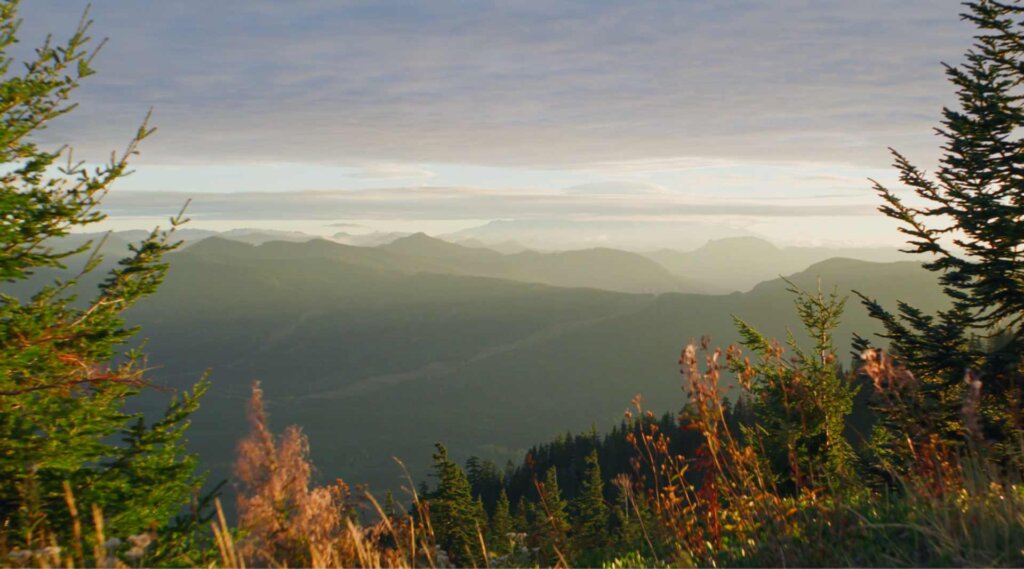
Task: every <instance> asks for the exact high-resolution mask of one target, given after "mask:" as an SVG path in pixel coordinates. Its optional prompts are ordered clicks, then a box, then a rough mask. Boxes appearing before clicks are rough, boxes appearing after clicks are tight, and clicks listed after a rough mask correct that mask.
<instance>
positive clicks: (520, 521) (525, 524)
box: [512, 496, 533, 533]
mask: <svg viewBox="0 0 1024 569" xmlns="http://www.w3.org/2000/svg"><path fill="white" fill-rule="evenodd" d="M531 506H532V504H530V503H529V502H527V501H526V496H519V500H517V501H516V509H515V516H514V517H513V518H512V527H513V528H515V530H516V532H517V533H529V532H530V527H531V521H532V519H533V516H531Z"/></svg>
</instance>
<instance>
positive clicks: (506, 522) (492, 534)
mask: <svg viewBox="0 0 1024 569" xmlns="http://www.w3.org/2000/svg"><path fill="white" fill-rule="evenodd" d="M513 533H515V527H514V525H513V520H512V512H511V504H510V503H509V501H508V494H506V493H505V489H504V488H502V489H501V493H500V494H498V501H497V503H496V504H495V506H494V515H493V516H491V525H490V530H489V532H488V541H487V543H488V544H489V547H490V550H491V551H492V552H494V553H495V554H497V555H507V554H509V553H511V552H512V544H513V539H512V538H511V537H510V535H511V534H513Z"/></svg>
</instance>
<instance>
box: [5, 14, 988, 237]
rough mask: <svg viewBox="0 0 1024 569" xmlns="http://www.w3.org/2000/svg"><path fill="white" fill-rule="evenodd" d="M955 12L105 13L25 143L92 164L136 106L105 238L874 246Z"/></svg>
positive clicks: (957, 47)
mask: <svg viewBox="0 0 1024 569" xmlns="http://www.w3.org/2000/svg"><path fill="white" fill-rule="evenodd" d="M85 4H86V3H85V2H79V1H77V0H31V1H30V2H25V3H24V4H23V5H22V15H23V17H24V20H25V21H24V25H23V28H22V36H21V37H22V48H23V49H28V48H30V47H32V46H34V45H36V44H37V43H38V41H40V40H41V39H42V37H43V36H44V35H45V33H46V32H53V33H54V34H55V35H56V36H57V37H63V36H65V35H67V34H68V33H69V32H70V31H71V30H72V29H73V27H74V24H75V23H76V21H77V19H78V17H79V16H80V14H81V10H82V9H83V8H84V6H85ZM960 9H961V6H960V5H959V3H958V2H956V1H955V0H891V1H880V0H858V1H856V2H851V1H848V0H843V1H828V0H804V1H798V0H775V1H742V0H735V1H723V2H712V1H700V2H698V1H688V0H687V1H676V2H669V1H660V2H642V1H640V2H638V1H628V2H601V1H577V2H561V1H553V0H544V1H537V2H507V3H505V2H462V1H460V2H455V1H452V2H447V1H439V0H430V1H421V2H387V1H380V0H373V1H367V2H326V1H324V2H313V1H301V0H293V1H278V2H264V1H255V0H246V1H228V0H218V1H216V2H211V1H204V2H192V1H174V2H156V1H143V0H131V1H127V0H125V1H115V0H103V1H101V2H96V3H95V4H94V6H93V8H92V13H91V15H92V18H93V19H94V20H95V24H94V28H93V35H94V36H95V37H97V38H103V37H108V38H109V40H110V41H109V43H108V45H107V46H106V47H105V48H104V49H103V51H102V53H101V54H100V56H99V58H98V59H97V63H96V67H97V69H98V74H97V75H96V76H94V77H92V78H90V79H88V80H87V82H86V84H85V86H84V87H83V88H82V89H80V90H79V92H78V100H79V101H80V102H81V103H82V106H81V108H80V109H78V110H77V111H76V112H74V113H73V114H71V115H69V116H68V117H66V118H64V119H61V120H60V121H59V122H58V123H55V124H54V125H53V126H52V127H51V128H50V129H49V131H48V132H47V134H46V137H45V138H46V141H47V142H51V143H58V142H72V143H73V145H74V146H75V148H76V150H77V151H78V153H79V154H80V156H81V157H83V158H86V159H90V160H101V159H103V158H104V157H105V156H106V155H107V153H109V151H110V150H112V149H119V148H121V147H122V146H123V145H124V143H125V142H126V140H127V138H128V136H129V135H130V133H131V132H132V131H133V130H134V128H135V127H136V126H137V125H138V122H139V121H140V119H141V118H142V117H143V116H144V115H145V113H146V111H147V110H148V109H149V108H151V107H152V108H153V109H154V119H153V122H154V123H155V124H156V125H157V126H158V127H159V131H158V133H157V134H156V136H154V138H152V139H151V140H150V141H147V143H146V144H145V146H144V148H143V154H142V156H141V157H140V158H139V160H137V161H136V166H137V172H136V173H135V174H134V175H133V176H132V177H130V178H128V179H125V180H123V181H122V182H121V183H120V184H119V186H117V188H116V191H115V192H114V193H113V194H112V195H111V197H110V201H109V210H110V212H111V213H113V214H115V216H118V217H121V218H122V219H121V223H122V224H124V223H137V222H138V221H139V218H143V221H145V218H146V217H147V216H150V215H159V216H163V215H166V214H169V213H171V211H170V210H173V209H174V207H173V206H174V205H175V204H180V202H181V201H182V200H183V199H184V198H185V197H192V198H193V199H194V204H193V207H192V214H193V217H194V219H195V220H196V223H197V226H201V227H217V226H225V227H226V226H228V225H231V226H237V225H239V224H244V223H250V224H254V225H258V224H271V225H272V224H273V223H277V222H278V221H279V220H288V221H290V223H291V227H292V228H294V227H295V224H296V223H298V222H300V221H302V220H310V221H309V222H308V225H309V228H310V230H311V231H313V232H322V227H325V226H326V225H327V223H326V222H327V221H332V220H333V221H343V220H349V221H360V222H362V223H364V224H365V225H366V226H367V227H376V228H380V229H389V228H409V227H413V226H416V225H422V226H424V227H437V228H441V227H451V228H456V227H461V226H468V225H472V224H476V223H479V222H481V221H485V220H489V219H499V218H500V219H554V218H568V219H577V220H604V219H631V220H644V219H657V220H659V221H665V220H671V219H673V217H674V216H679V217H680V218H682V217H683V216H691V217H692V216H699V217H700V218H701V219H703V220H704V221H705V222H706V223H708V224H713V223H715V220H716V219H721V220H728V223H730V224H734V225H738V226H739V227H747V228H749V229H750V231H752V232H756V233H759V234H764V235H765V236H768V237H772V238H775V239H777V240H783V241H791V242H796V241H832V242H844V243H855V242H863V243H869V242H870V243H881V242H893V240H894V237H895V233H894V232H892V231H891V230H886V229H885V228H884V227H883V226H882V225H880V223H879V220H877V219H874V218H875V217H877V216H878V215H879V214H877V213H874V211H873V206H874V205H875V204H876V199H875V197H874V195H873V194H872V192H871V191H870V185H869V183H868V182H867V180H866V178H867V177H875V178H879V179H882V180H885V181H889V180H892V178H893V174H892V171H891V169H890V168H888V164H889V162H890V158H889V155H888V152H887V150H886V147H888V146H893V147H896V148H898V149H900V150H901V151H903V152H905V153H906V154H908V155H909V156H910V157H911V158H913V159H916V160H917V161H918V162H920V163H922V165H924V166H926V167H928V168H929V169H930V168H932V167H933V165H934V161H935V158H936V156H937V145H938V140H937V139H936V138H935V136H934V134H933V132H932V128H933V127H934V126H936V123H937V119H938V117H939V111H940V109H941V107H942V105H943V104H950V103H951V102H952V101H953V97H952V90H951V87H950V86H949V84H948V83H947V82H946V80H945V77H944V74H943V70H942V67H941V65H940V62H942V61H945V62H949V63H956V62H958V61H959V60H960V58H961V54H962V52H963V51H964V49H965V48H966V47H967V46H968V45H969V43H970V36H971V33H972V30H971V28H970V26H969V25H968V24H966V23H963V22H961V21H960V20H959V18H958V17H957V14H958V12H959V11H960ZM223 194H229V195H223ZM811 218H813V219H817V220H820V219H823V218H824V219H831V220H833V221H832V222H826V223H824V225H822V224H821V223H817V222H816V223H817V225H813V224H812V225H808V226H807V227H806V229H801V226H800V223H802V222H801V220H805V219H811ZM780 220H781V221H780ZM299 225H301V223H299ZM766 227H776V229H765V228H766ZM821 227H826V228H829V227H831V228H834V233H835V234H834V235H818V234H817V232H818V231H819V229H820V228H821ZM318 228H321V229H318Z"/></svg>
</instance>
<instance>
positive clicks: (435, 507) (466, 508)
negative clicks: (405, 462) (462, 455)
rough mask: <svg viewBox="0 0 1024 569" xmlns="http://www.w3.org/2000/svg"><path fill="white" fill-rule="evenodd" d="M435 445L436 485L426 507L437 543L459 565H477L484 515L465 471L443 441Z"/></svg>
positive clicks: (481, 557)
mask: <svg viewBox="0 0 1024 569" xmlns="http://www.w3.org/2000/svg"><path fill="white" fill-rule="evenodd" d="M435 446H436V448H437V452H436V453H435V454H434V471H435V474H436V476H437V478H438V487H437V490H436V491H435V492H433V493H432V494H430V498H429V505H430V506H429V507H430V523H431V525H432V526H433V528H434V534H435V536H436V538H437V543H438V545H440V546H441V547H442V548H443V549H444V550H445V551H447V552H448V557H449V559H451V560H452V561H454V562H455V563H456V564H457V565H458V566H460V567H468V566H471V565H473V566H476V565H480V564H481V563H482V561H483V553H482V552H481V551H480V538H479V536H478V531H479V530H480V529H481V528H484V527H486V524H487V519H486V517H484V518H483V519H481V517H480V514H481V511H480V509H479V507H478V505H477V502H476V501H475V500H474V499H473V494H472V491H471V490H470V486H469V479H468V478H467V477H466V473H465V472H464V471H463V470H462V468H460V467H459V465H458V464H456V463H455V462H454V461H453V460H451V459H450V458H449V457H448V449H446V448H445V447H444V445H442V444H440V443H438V444H436V445H435Z"/></svg>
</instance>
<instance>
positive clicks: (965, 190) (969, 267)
mask: <svg viewBox="0 0 1024 569" xmlns="http://www.w3.org/2000/svg"><path fill="white" fill-rule="evenodd" d="M966 6H967V9H968V11H967V13H965V14H963V18H964V19H966V20H968V21H970V22H971V23H973V24H974V25H975V26H976V27H977V35H976V36H975V43H974V45H973V47H972V48H971V49H970V50H968V52H967V53H966V58H965V59H966V61H965V63H964V64H962V65H960V66H949V65H947V66H946V75H947V76H948V78H949V80H950V81H951V82H952V83H953V85H955V87H956V90H957V91H956V94H957V99H958V102H959V105H958V106H959V108H956V109H950V108H944V109H943V111H942V117H943V118H942V121H941V127H939V128H938V129H936V132H937V133H938V135H939V136H940V137H941V138H942V139H943V141H944V143H943V146H942V150H943V154H942V157H941V159H940V163H939V167H938V169H937V170H936V172H935V175H934V176H928V175H927V174H926V173H925V172H924V171H923V170H921V169H920V168H918V167H917V166H915V165H913V164H912V163H911V162H910V160H909V159H908V158H906V157H905V156H904V155H902V154H900V153H899V152H897V151H895V150H893V151H892V152H893V156H894V157H895V161H894V166H895V167H896V169H897V170H898V172H899V177H900V181H901V183H902V184H903V185H905V186H907V187H909V188H910V189H911V190H913V193H914V195H912V196H910V200H909V201H905V197H901V195H900V194H899V193H897V192H896V191H893V190H892V189H890V188H887V187H885V186H883V185H882V184H880V183H878V182H875V189H876V191H877V192H878V194H879V195H880V196H881V198H882V199H883V201H884V204H883V205H882V206H881V207H880V208H879V209H880V211H882V212H883V213H884V214H885V215H887V216H889V217H890V218H892V219H894V220H896V221H897V222H898V223H899V224H900V231H902V232H903V233H904V234H906V235H907V236H908V237H909V240H908V247H907V249H905V251H906V252H908V253H912V254H918V255H922V256H923V257H924V260H925V262H924V267H925V268H926V269H928V270H930V271H933V272H935V273H937V274H938V278H939V282H940V284H941V285H942V288H943V290H944V291H945V293H946V295H947V296H948V297H949V299H950V302H951V307H950V308H949V309H948V310H943V311H940V312H938V313H937V314H935V315H928V314H925V313H923V312H922V311H921V310H919V309H917V308H915V307H913V306H912V305H911V304H909V303H907V302H899V303H898V304H897V307H896V308H897V310H896V312H895V313H893V312H890V311H888V310H887V309H885V308H883V307H882V306H881V305H880V304H878V303H877V302H875V301H874V300H872V299H870V298H868V297H867V296H864V295H861V296H862V299H863V301H864V303H865V305H866V306H867V308H868V310H869V312H870V314H871V316H873V317H874V318H876V319H878V320H879V321H880V322H881V323H882V324H883V326H884V327H885V333H884V334H883V337H884V338H886V339H888V340H889V342H890V349H891V351H892V352H894V354H895V355H896V356H897V357H898V358H899V360H900V361H901V362H902V363H903V364H904V365H906V367H907V368H908V369H909V370H910V371H911V372H912V374H913V376H914V381H913V384H914V386H915V393H914V396H915V397H916V398H918V401H917V404H915V405H914V407H913V409H911V410H908V409H907V408H903V409H897V408H893V407H889V408H882V409H881V411H882V413H883V416H884V417H886V421H885V423H884V424H883V430H884V426H885V425H888V427H889V429H890V430H892V429H893V428H894V427H895V428H897V429H899V431H898V432H890V434H889V438H895V439H899V440H904V438H905V436H907V435H909V436H914V433H912V432H911V433H906V432H905V431H906V430H907V429H908V425H911V426H910V430H914V429H913V426H912V424H913V423H918V424H920V423H923V422H926V423H928V425H927V428H926V429H925V428H922V429H921V430H922V432H923V431H925V430H927V431H929V432H935V431H936V430H937V431H939V432H941V434H942V435H943V437H944V439H945V440H946V441H947V442H955V441H958V440H963V438H964V435H968V434H970V431H972V430H973V431H975V433H974V434H975V435H976V436H978V437H979V438H981V437H982V435H984V437H985V438H989V439H996V440H1004V441H1005V440H1007V439H1009V438H1010V435H1011V433H1012V432H1014V431H1017V430H1019V429H1020V428H1021V425H1020V417H1021V412H1022V408H1021V401H1022V392H1021V389H1022V383H1024V139H1022V138H1021V136H1020V132H1021V129H1022V128H1024V99H1022V92H1021V86H1022V83H1024V50H1022V49H1021V45H1022V44H1024V31H1022V24H1024V7H1022V6H1020V5H1018V4H1011V3H1005V2H997V1H994V0H980V1H977V2H968V3H966ZM858 344H859V347H861V348H865V347H867V342H866V341H864V340H859V342H858ZM879 387H880V388H895V387H898V386H891V385H879ZM890 390H891V389H890ZM972 398H974V399H979V401H977V405H976V406H972V405H968V404H969V403H970V399H972ZM972 407H978V408H979V409H978V412H977V413H973V416H972V417H967V418H966V420H965V417H964V411H965V409H970V408H972ZM893 413H895V414H896V415H898V416H894V415H893ZM974 427H977V428H974ZM900 448H903V449H904V450H906V445H905V444H903V443H900ZM1006 450H1009V449H1006ZM1019 451H1020V448H1019V446H1017V452H1019Z"/></svg>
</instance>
